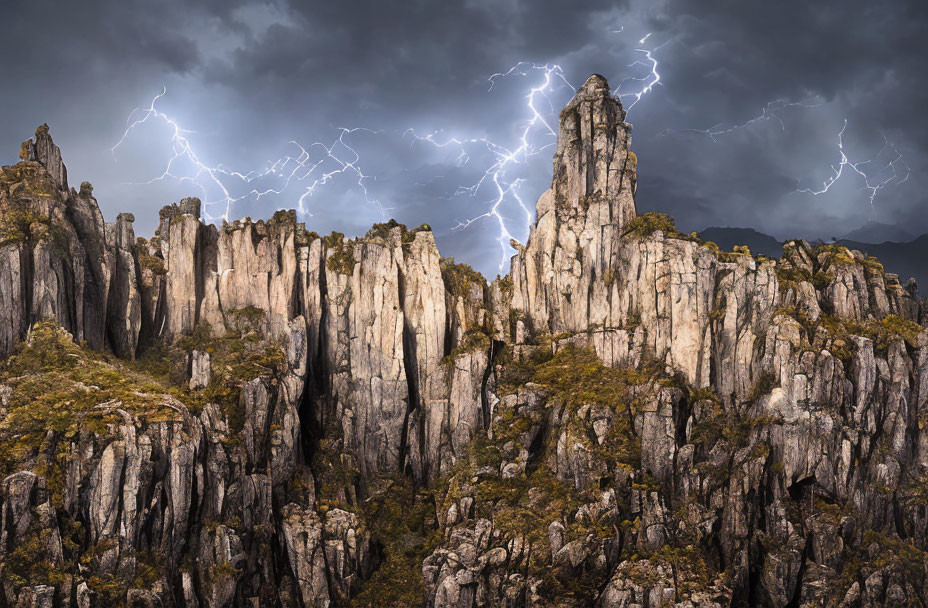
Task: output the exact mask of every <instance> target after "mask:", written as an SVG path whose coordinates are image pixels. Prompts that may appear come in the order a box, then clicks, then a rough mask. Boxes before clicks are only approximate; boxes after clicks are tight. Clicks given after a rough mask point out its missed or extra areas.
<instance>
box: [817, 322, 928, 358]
mask: <svg viewBox="0 0 928 608" xmlns="http://www.w3.org/2000/svg"><path fill="white" fill-rule="evenodd" d="M819 324H820V325H821V326H822V327H824V328H825V329H826V330H827V331H828V333H829V335H831V337H832V340H833V341H832V345H833V347H834V348H833V352H832V354H833V355H835V356H836V357H838V358H840V359H842V360H843V361H846V362H847V361H850V360H851V359H853V357H854V354H855V353H856V352H857V346H856V343H855V342H854V340H853V338H852V336H860V337H863V338H869V339H870V340H872V341H873V349H874V351H875V352H876V353H877V354H878V355H881V356H885V355H886V353H887V352H888V351H889V347H890V345H892V344H893V343H894V342H897V341H899V340H902V341H903V342H904V343H905V344H906V345H907V346H909V347H910V348H916V347H917V346H918V335H919V334H920V333H921V332H923V331H925V328H924V327H922V326H921V325H919V324H918V323H915V322H913V321H908V320H906V319H903V318H902V317H900V316H899V315H887V316H886V317H885V318H883V319H881V320H879V321H867V322H863V323H860V322H857V321H851V320H847V319H840V318H838V317H834V316H830V315H822V317H821V318H820V319H819Z"/></svg>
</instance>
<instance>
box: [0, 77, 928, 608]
mask: <svg viewBox="0 0 928 608" xmlns="http://www.w3.org/2000/svg"><path fill="white" fill-rule="evenodd" d="M624 119H625V112H624V110H623V109H622V106H621V104H620V103H619V101H618V100H617V99H616V98H615V97H614V96H613V95H612V94H611V93H610V90H609V86H608V84H607V83H606V81H605V79H603V78H602V77H600V76H591V77H590V78H589V79H588V80H587V82H586V83H585V84H584V85H583V86H582V87H581V88H580V89H579V90H578V91H577V93H576V95H575V97H574V99H572V100H571V101H570V103H569V104H568V105H567V107H566V108H565V109H564V111H563V112H562V113H561V115H560V126H559V132H558V143H557V149H556V152H555V155H554V175H553V180H552V185H551V188H550V189H549V190H548V191H546V192H545V193H544V194H543V195H542V196H541V198H540V199H539V201H538V203H537V219H536V221H535V224H534V225H533V227H532V231H531V235H530V237H529V240H528V242H527V243H526V244H525V245H524V246H523V245H519V246H518V247H517V250H518V253H517V254H516V255H515V256H514V257H513V259H512V267H511V268H512V269H511V272H510V274H509V275H508V276H506V277H503V278H500V279H497V280H496V281H493V282H492V283H487V281H486V280H484V278H483V277H481V276H480V275H479V274H478V273H476V272H474V271H473V270H472V269H470V268H469V267H467V266H465V265H462V264H456V263H454V261H453V260H450V259H445V258H441V257H440V254H439V252H438V249H437V247H436V244H435V240H434V237H433V235H432V232H431V230H430V228H429V227H428V226H427V225H423V226H420V227H419V228H416V229H414V230H408V229H407V228H406V227H404V226H401V225H399V224H396V223H395V222H389V223H386V224H379V225H376V226H374V227H373V228H372V229H371V230H370V231H369V232H368V233H367V234H366V235H364V236H362V237H359V238H356V239H346V238H344V236H342V235H339V234H332V235H329V236H326V237H319V236H318V235H316V234H315V233H312V232H309V231H307V230H306V228H305V226H304V225H303V224H302V223H299V222H297V221H296V215H295V213H293V212H278V213H276V214H275V215H274V217H273V218H271V219H268V220H259V221H252V220H251V219H247V218H246V219H244V220H238V221H236V222H233V223H232V224H223V225H222V226H212V225H207V224H205V223H204V222H203V221H202V220H201V218H200V202H199V201H198V200H197V199H184V200H182V201H180V202H179V203H176V204H172V205H168V206H166V207H164V208H163V209H162V210H161V212H160V216H159V219H160V222H159V227H158V229H157V231H156V233H155V235H153V237H152V238H150V239H144V238H136V236H135V234H134V231H133V228H132V222H133V220H134V218H133V217H132V216H131V215H129V214H120V215H119V216H118V217H117V219H116V221H115V222H113V223H109V224H108V223H105V222H104V221H103V218H102V214H101V213H100V211H99V208H98V206H97V202H96V200H95V199H94V198H93V195H92V187H91V186H90V184H88V183H84V184H82V185H81V187H80V189H79V190H75V189H73V188H69V187H68V181H67V172H66V169H65V167H64V164H63V163H62V161H61V153H60V151H59V150H58V148H57V146H55V144H54V143H53V142H52V140H51V137H50V135H49V132H48V128H47V127H45V126H43V127H40V128H39V130H38V131H37V133H36V137H35V138H34V139H33V140H29V141H27V142H25V143H24V144H23V146H22V149H21V158H22V161H21V162H20V163H18V164H16V165H14V166H12V167H3V168H2V171H0V219H2V222H0V357H2V358H3V359H4V360H5V362H4V364H3V367H2V369H0V587H2V599H0V605H3V606H81V607H84V606H113V605H133V606H135V605H140V606H142V605H144V606H216V607H219V606H294V607H298V606H300V607H305V606H319V607H324V606H342V605H345V606H347V605H358V606H370V605H378V606H431V607H452V606H453V607H461V608H465V607H467V608H470V607H478V606H481V607H482V606H486V607H491V606H493V607H495V606H512V607H516V606H538V607H542V606H545V607H547V606H560V607H567V606H576V607H581V606H597V607H601V608H618V607H626V606H628V607H631V606H652V607H653V606H729V605H748V606H802V605H806V606H813V605H834V606H848V607H850V606H889V605H894V606H895V605H899V606H902V605H918V604H919V602H923V601H924V599H923V598H924V597H926V592H928V590H926V589H925V575H926V572H925V568H926V563H928V561H926V559H925V557H926V554H925V550H926V549H928V538H926V533H925V530H926V529H928V527H926V523H928V522H926V520H925V518H926V504H928V501H926V491H925V487H926V484H928V470H926V467H928V435H926V433H928V431H926V430H925V429H926V428H928V425H926V420H928V418H926V416H928V414H926V412H928V333H926V331H925V330H924V328H923V326H922V325H919V319H922V320H923V319H924V318H925V316H926V310H925V308H924V306H922V305H920V304H919V300H918V296H917V293H915V292H914V288H905V287H903V286H901V285H900V284H899V281H898V278H897V277H896V276H894V275H891V274H888V273H885V272H884V270H883V268H882V266H881V265H880V264H879V263H878V262H877V261H876V260H874V259H872V258H867V257H865V256H863V255H862V254H860V253H859V252H854V251H849V250H847V249H845V248H842V247H839V246H834V245H832V246H819V247H813V246H812V245H810V244H808V243H805V242H803V241H791V242H789V243H787V244H786V245H785V246H784V251H783V256H782V257H781V259H779V260H771V259H766V258H763V257H762V256H753V255H751V253H750V252H749V251H747V250H746V249H744V248H736V250H735V251H733V252H721V251H719V250H718V248H717V247H716V246H714V245H713V244H712V243H707V242H702V241H700V240H699V239H697V238H696V237H694V236H687V235H683V234H681V233H679V232H678V231H677V230H676V229H675V228H674V225H673V222H672V220H671V219H670V218H668V217H666V216H662V215H660V214H653V213H649V214H644V215H642V216H638V215H637V213H636V210H635V196H636V167H637V159H636V157H635V155H634V154H633V153H632V152H631V151H630V144H631V127H630V126H629V125H628V124H626V123H625V122H624ZM654 162H656V161H654ZM642 194H643V195H646V193H642Z"/></svg>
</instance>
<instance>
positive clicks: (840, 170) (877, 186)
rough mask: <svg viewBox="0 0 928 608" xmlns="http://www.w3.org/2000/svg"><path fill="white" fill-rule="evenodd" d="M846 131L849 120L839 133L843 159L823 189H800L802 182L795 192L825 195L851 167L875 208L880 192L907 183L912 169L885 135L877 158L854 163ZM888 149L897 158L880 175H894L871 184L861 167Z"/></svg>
mask: <svg viewBox="0 0 928 608" xmlns="http://www.w3.org/2000/svg"><path fill="white" fill-rule="evenodd" d="M845 131H847V119H846V118H845V119H844V123H843V124H842V126H841V130H840V131H838V144H837V149H838V154H839V155H840V157H841V158H840V160H839V162H838V164H837V165H834V164H833V165H831V170H832V174H831V175H830V176H829V177H828V178H827V179H825V180H824V181H823V182H822V186H821V188H800V187H799V186H800V184H801V180H800V181H799V182H797V184H796V190H795V192H798V193H804V194H811V195H812V196H820V195H822V194H825V193H827V192H828V191H829V190H830V189H831V187H832V186H833V185H835V183H837V182H838V181H839V180H840V179H841V177H842V176H843V175H844V170H845V168H847V167H850V168H851V170H852V171H854V173H856V174H857V175H859V176H860V177H861V178H863V180H864V186H863V188H862V190H866V191H868V192H869V193H870V194H869V196H868V200H869V202H870V206H871V207H873V202H874V200H875V199H876V196H877V194H879V192H880V190H882V189H883V188H885V187H886V186H889V185H890V184H896V185H899V184H902V183H904V182H905V181H907V180H908V179H909V175H910V174H911V169H910V168H909V165H908V164H907V163H906V162H905V161H904V160H903V158H902V153H901V152H899V150H898V149H896V147H895V146H894V145H892V144H891V143H890V142H889V140H888V139H886V136H885V135H884V136H883V147H882V148H881V149H880V151H879V152H878V153H877V155H876V158H873V159H870V160H865V161H859V162H856V163H855V162H852V161H851V160H850V159H849V158H848V156H847V153H846V152H845V150H844V133H845ZM887 148H889V149H890V150H892V151H893V153H894V155H895V156H894V157H893V159H892V160H890V161H889V162H888V163H887V164H886V165H885V166H883V167H882V168H881V169H879V174H885V173H886V172H887V171H891V172H892V175H889V176H888V177H886V178H885V179H883V180H881V181H879V182H877V183H871V181H870V180H871V176H870V175H868V174H867V173H866V172H865V171H864V170H863V169H861V167H863V166H865V165H869V164H871V163H874V162H875V161H876V159H878V158H879V157H880V156H881V155H882V154H883V151H884V150H886V149H887ZM897 165H899V166H897ZM901 168H904V170H905V175H904V176H902V174H901V170H902V169H901ZM874 179H875V178H874Z"/></svg>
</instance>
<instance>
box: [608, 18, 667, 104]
mask: <svg viewBox="0 0 928 608" xmlns="http://www.w3.org/2000/svg"><path fill="white" fill-rule="evenodd" d="M650 37H651V34H650V33H648V34H645V36H644V37H643V38H642V39H641V40H639V41H638V45H639V46H642V47H643V46H644V43H645V42H647V41H648V38H650ZM668 42H670V40H668V41H667V42H664V43H663V44H660V45H658V46H656V47H654V48H653V49H646V48H636V49H635V52H636V53H641V54H643V55H644V60H640V59H639V60H637V61H634V62H632V63H630V64H628V67H630V68H634V67H639V66H640V67H644V68H646V69H647V70H648V73H647V74H645V75H644V76H629V77H627V78H625V79H623V80H622V81H621V82H619V84H618V86H616V87H615V91H616V92H615V93H614V94H615V96H616V97H617V98H618V99H619V101H622V102H623V105H624V106H625V112H626V114H627V113H628V112H630V111H631V109H632V108H634V107H635V105H637V104H638V102H639V101H641V98H642V97H644V96H645V95H647V94H648V93H650V92H651V91H653V90H654V87H656V86H657V85H659V84H660V82H661V75H660V73H659V72H658V71H657V68H658V62H657V59H656V58H655V57H654V53H655V52H657V51H658V50H660V49H661V47H663V46H664V45H666V44H667V43H668ZM626 82H640V83H642V85H641V88H639V89H638V90H637V91H635V92H633V93H621V92H619V91H620V90H621V88H622V86H623V85H624V84H625V83H626ZM625 98H634V99H633V101H632V102H631V103H629V104H626V103H624V99H625Z"/></svg>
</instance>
